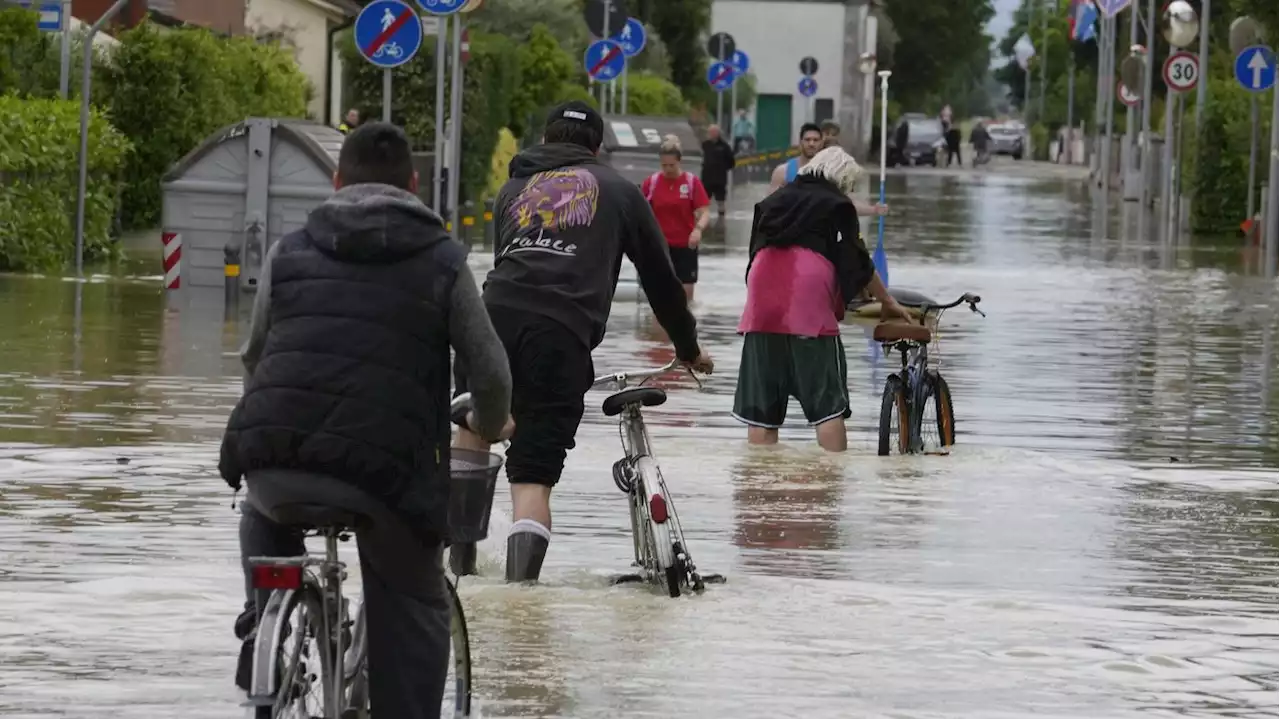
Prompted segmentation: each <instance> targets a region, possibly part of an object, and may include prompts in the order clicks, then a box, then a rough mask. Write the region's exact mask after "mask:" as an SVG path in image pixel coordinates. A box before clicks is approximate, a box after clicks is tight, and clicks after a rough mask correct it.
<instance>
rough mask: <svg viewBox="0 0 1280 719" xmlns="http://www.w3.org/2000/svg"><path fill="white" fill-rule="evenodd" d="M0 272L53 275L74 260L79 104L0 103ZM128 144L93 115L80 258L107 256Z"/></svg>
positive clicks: (13, 99)
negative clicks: (47, 272) (81, 253)
mask: <svg viewBox="0 0 1280 719" xmlns="http://www.w3.org/2000/svg"><path fill="white" fill-rule="evenodd" d="M0 127H3V128H4V131H3V132H0V186H2V187H3V191H2V192H0V269H4V270H19V271H37V270H55V269H57V268H58V267H60V266H62V265H64V264H65V263H67V262H68V261H70V260H72V259H73V258H74V253H75V217H76V187H77V184H78V182H77V181H78V179H79V158H80V103H79V102H77V101H74V100H71V101H64V100H45V99H29V100H24V99H20V98H18V97H17V96H15V95H13V94H10V95H3V96H0ZM128 154H129V142H128V141H127V140H126V139H125V138H124V136H123V135H121V133H119V132H118V131H116V129H115V128H113V127H112V126H111V125H110V124H109V123H108V122H107V121H106V118H105V117H103V116H102V114H101V113H99V112H97V111H94V112H93V114H92V116H91V117H90V122H89V183H88V196H87V197H86V199H85V231H84V238H85V256H86V257H87V258H94V257H101V256H103V255H106V254H108V253H109V251H110V249H111V247H112V244H111V240H110V231H111V226H112V222H113V220H114V219H115V216H116V206H117V188H118V187H119V185H118V181H119V178H120V173H121V170H122V168H123V167H124V164H125V162H126V158H127V157H128Z"/></svg>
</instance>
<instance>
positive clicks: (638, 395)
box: [600, 387, 667, 417]
mask: <svg viewBox="0 0 1280 719" xmlns="http://www.w3.org/2000/svg"><path fill="white" fill-rule="evenodd" d="M666 401H667V393H666V391H665V390H663V389H660V388H658V387H632V388H631V389H624V390H622V391H621V392H617V393H615V394H611V395H609V396H608V397H606V398H605V400H604V402H601V403H600V411H601V412H604V416H606V417H616V416H618V415H620V414H622V410H624V409H626V408H627V405H629V404H636V403H637V402H638V403H640V404H642V405H644V406H645V407H657V406H658V405H660V404H662V403H663V402H666Z"/></svg>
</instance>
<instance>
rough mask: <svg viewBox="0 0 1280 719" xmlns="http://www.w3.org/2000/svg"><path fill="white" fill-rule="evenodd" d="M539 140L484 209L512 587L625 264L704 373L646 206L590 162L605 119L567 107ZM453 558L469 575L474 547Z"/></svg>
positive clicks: (579, 408)
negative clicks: (507, 395)
mask: <svg viewBox="0 0 1280 719" xmlns="http://www.w3.org/2000/svg"><path fill="white" fill-rule="evenodd" d="M542 139H543V144H542V145H539V146H537V147H533V148H530V149H528V150H526V151H524V152H522V153H520V154H519V155H517V156H516V157H515V158H514V159H513V160H512V161H511V166H510V172H511V179H510V180H508V181H507V183H506V184H505V185H504V186H503V187H502V189H501V190H500V191H499V193H498V197H497V200H496V201H495V203H494V219H495V222H496V223H497V228H496V229H497V241H496V242H495V243H494V267H493V270H492V271H491V272H490V273H489V276H488V278H487V279H486V280H485V283H484V292H483V296H484V303H485V305H486V306H487V307H488V310H489V316H490V318H491V319H492V320H493V326H494V329H496V330H497V332H498V336H499V337H500V338H501V339H502V343H503V345H504V346H505V347H506V350H507V358H508V360H509V363H510V366H511V378H512V392H511V415H512V418H513V419H514V420H515V434H514V435H512V437H511V445H510V447H508V449H507V461H506V468H507V479H508V480H509V481H510V483H511V503H512V515H513V516H512V520H513V523H512V526H511V530H510V533H509V534H508V536H507V581H510V582H519V581H533V580H537V579H538V575H539V573H540V572H541V570H542V561H543V558H544V557H545V556H546V552H547V547H548V545H549V544H550V541H551V488H552V487H554V486H555V485H556V482H558V481H559V479H560V473H561V472H562V471H563V469H564V460H565V456H566V454H567V453H568V451H569V450H570V449H572V448H573V446H574V436H575V435H576V434H577V431H578V424H579V423H580V422H581V421H582V413H583V397H584V396H585V395H586V393H587V391H588V390H589V389H590V388H591V385H592V382H593V380H594V371H593V367H592V363H591V350H592V349H594V348H595V347H596V346H598V345H599V344H600V342H601V340H603V339H604V332H605V325H606V323H607V321H608V319H609V310H610V308H611V306H612V304H613V294H614V290H615V289H616V287H617V284H618V271H619V270H620V269H621V266H622V257H623V255H626V256H627V257H628V258H629V259H630V260H631V262H632V263H633V264H635V266H636V272H637V274H638V275H639V278H640V283H641V285H642V286H643V288H644V291H645V294H646V296H648V298H649V304H650V305H651V306H652V307H653V311H654V314H655V315H657V318H658V322H659V323H661V324H662V326H663V328H664V329H666V331H667V334H668V335H669V336H670V337H671V342H672V344H674V345H675V350H676V357H677V358H678V359H679V360H680V362H681V363H682V364H684V365H685V366H686V367H689V368H691V369H694V370H697V371H699V372H711V370H712V368H713V363H712V361H711V358H710V357H709V356H708V355H707V354H706V353H704V352H703V351H702V350H701V349H700V348H699V346H698V336H697V326H696V322H695V320H694V318H693V315H692V314H691V313H690V312H689V307H688V303H687V301H686V299H685V293H684V287H683V286H682V285H681V284H680V280H679V278H677V277H676V273H675V270H674V269H673V268H672V266H671V259H670V256H669V255H668V253H667V242H666V239H665V238H664V237H663V234H662V230H661V229H659V227H658V223H657V220H655V219H654V216H653V211H652V210H650V209H649V204H648V202H646V201H645V198H644V195H643V194H641V192H640V190H639V188H638V187H637V186H636V185H635V184H633V183H631V182H629V181H627V180H626V179H624V178H623V177H621V176H620V175H619V174H618V173H617V172H615V171H614V170H613V169H611V168H609V167H607V166H605V165H603V164H600V163H599V162H598V161H597V159H596V155H597V153H598V152H599V151H600V145H601V144H602V143H603V141H604V121H603V119H601V117H600V115H599V114H598V113H597V112H596V111H595V110H593V109H592V108H591V107H590V106H589V105H587V104H586V103H582V102H569V103H566V104H564V105H561V106H559V107H557V108H555V109H554V110H552V111H551V114H550V115H549V116H548V118H547V127H546V130H545V132H544V133H543V138H542ZM454 369H455V377H456V391H457V392H459V393H461V392H465V391H467V387H468V379H469V378H468V375H469V374H470V367H469V366H467V363H466V362H458V363H455V368H454ZM457 446H459V447H461V448H465V449H475V450H487V449H488V448H489V442H487V441H485V440H484V439H482V438H481V437H480V436H478V435H476V434H474V433H472V432H471V431H469V430H468V428H467V427H465V426H463V427H461V428H460V430H459V437H458V442H457ZM458 550H459V547H455V548H454V552H455V554H454V555H453V556H452V558H451V561H452V563H453V568H454V571H455V572H458V573H459V574H466V573H470V572H472V571H474V564H475V556H474V551H475V548H474V545H472V546H470V547H469V550H470V554H469V555H464V554H461V553H456V552H458Z"/></svg>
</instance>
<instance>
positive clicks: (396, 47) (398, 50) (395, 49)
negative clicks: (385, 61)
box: [373, 41, 404, 60]
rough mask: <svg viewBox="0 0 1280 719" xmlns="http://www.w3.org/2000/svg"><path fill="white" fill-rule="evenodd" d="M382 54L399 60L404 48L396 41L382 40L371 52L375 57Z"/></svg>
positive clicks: (402, 55)
mask: <svg viewBox="0 0 1280 719" xmlns="http://www.w3.org/2000/svg"><path fill="white" fill-rule="evenodd" d="M383 55H386V56H387V57H389V58H391V59H392V60H399V59H400V58H402V57H404V48H402V47H400V44H399V43H396V42H390V41H388V42H384V43H382V46H381V47H379V48H378V49H377V51H375V52H374V53H373V56H374V57H375V58H380V57H382V56H383Z"/></svg>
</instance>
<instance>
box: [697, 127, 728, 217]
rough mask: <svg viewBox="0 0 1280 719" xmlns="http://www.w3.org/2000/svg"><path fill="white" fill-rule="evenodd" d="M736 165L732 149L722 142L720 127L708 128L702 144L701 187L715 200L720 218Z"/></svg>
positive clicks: (722, 215)
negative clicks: (730, 175) (731, 174)
mask: <svg viewBox="0 0 1280 719" xmlns="http://www.w3.org/2000/svg"><path fill="white" fill-rule="evenodd" d="M736 164H737V160H735V159H734V157H733V148H732V147H729V143H727V142H725V141H724V137H723V136H722V135H721V134H720V126H719V125H712V126H711V127H708V128H707V139H706V140H705V141H704V142H703V143H702V186H703V187H704V188H706V191H707V195H708V196H710V197H711V198H713V199H715V201H716V210H717V211H718V213H719V215H720V217H721V218H723V217H724V200H725V197H726V195H728V191H729V173H730V172H731V171H733V168H734V166H735V165H736Z"/></svg>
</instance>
